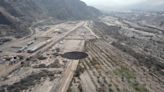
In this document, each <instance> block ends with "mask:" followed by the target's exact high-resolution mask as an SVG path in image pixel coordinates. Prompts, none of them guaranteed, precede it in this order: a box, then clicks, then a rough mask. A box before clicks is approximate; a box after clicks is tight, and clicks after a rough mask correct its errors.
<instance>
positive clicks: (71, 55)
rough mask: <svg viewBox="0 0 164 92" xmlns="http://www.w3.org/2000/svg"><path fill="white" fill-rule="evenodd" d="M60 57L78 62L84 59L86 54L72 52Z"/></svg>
mask: <svg viewBox="0 0 164 92" xmlns="http://www.w3.org/2000/svg"><path fill="white" fill-rule="evenodd" d="M62 57H63V58H67V59H74V60H78V59H84V58H86V57H88V54H87V53H85V52H79V51H73V52H66V53H64V54H63V55H62Z"/></svg>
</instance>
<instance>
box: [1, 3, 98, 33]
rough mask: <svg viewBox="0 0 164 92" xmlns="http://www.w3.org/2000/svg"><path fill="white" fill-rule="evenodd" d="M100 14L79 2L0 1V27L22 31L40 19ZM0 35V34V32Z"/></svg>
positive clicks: (83, 17) (87, 17)
mask: <svg viewBox="0 0 164 92" xmlns="http://www.w3.org/2000/svg"><path fill="white" fill-rule="evenodd" d="M100 14H101V13H100V12H99V11H98V10H97V9H95V8H93V7H89V6H87V5H86V4H85V3H84V2H82V1H80V0H0V20H1V21H0V25H3V26H4V25H7V26H9V27H14V28H16V29H17V30H20V29H21V30H22V29H24V28H27V26H29V25H31V23H32V22H36V21H38V20H42V19H46V18H47V19H48V18H49V17H53V18H55V19H61V20H65V19H67V20H68V19H73V20H77V19H78V20H79V19H90V18H94V17H96V16H98V15H100ZM0 33H1V32H0Z"/></svg>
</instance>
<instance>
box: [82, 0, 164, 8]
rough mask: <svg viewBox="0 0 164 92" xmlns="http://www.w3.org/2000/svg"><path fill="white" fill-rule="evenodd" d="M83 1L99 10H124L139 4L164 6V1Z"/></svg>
mask: <svg viewBox="0 0 164 92" xmlns="http://www.w3.org/2000/svg"><path fill="white" fill-rule="evenodd" d="M81 1H84V2H86V3H87V4H88V5H91V6H95V7H98V8H101V7H103V8H104V7H106V8H108V7H110V8H111V7H112V8H122V7H128V6H133V5H137V4H139V5H142V6H144V5H145V6H147V5H148V6H152V7H156V6H159V5H162V4H164V0H81ZM138 7H140V6H138Z"/></svg>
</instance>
